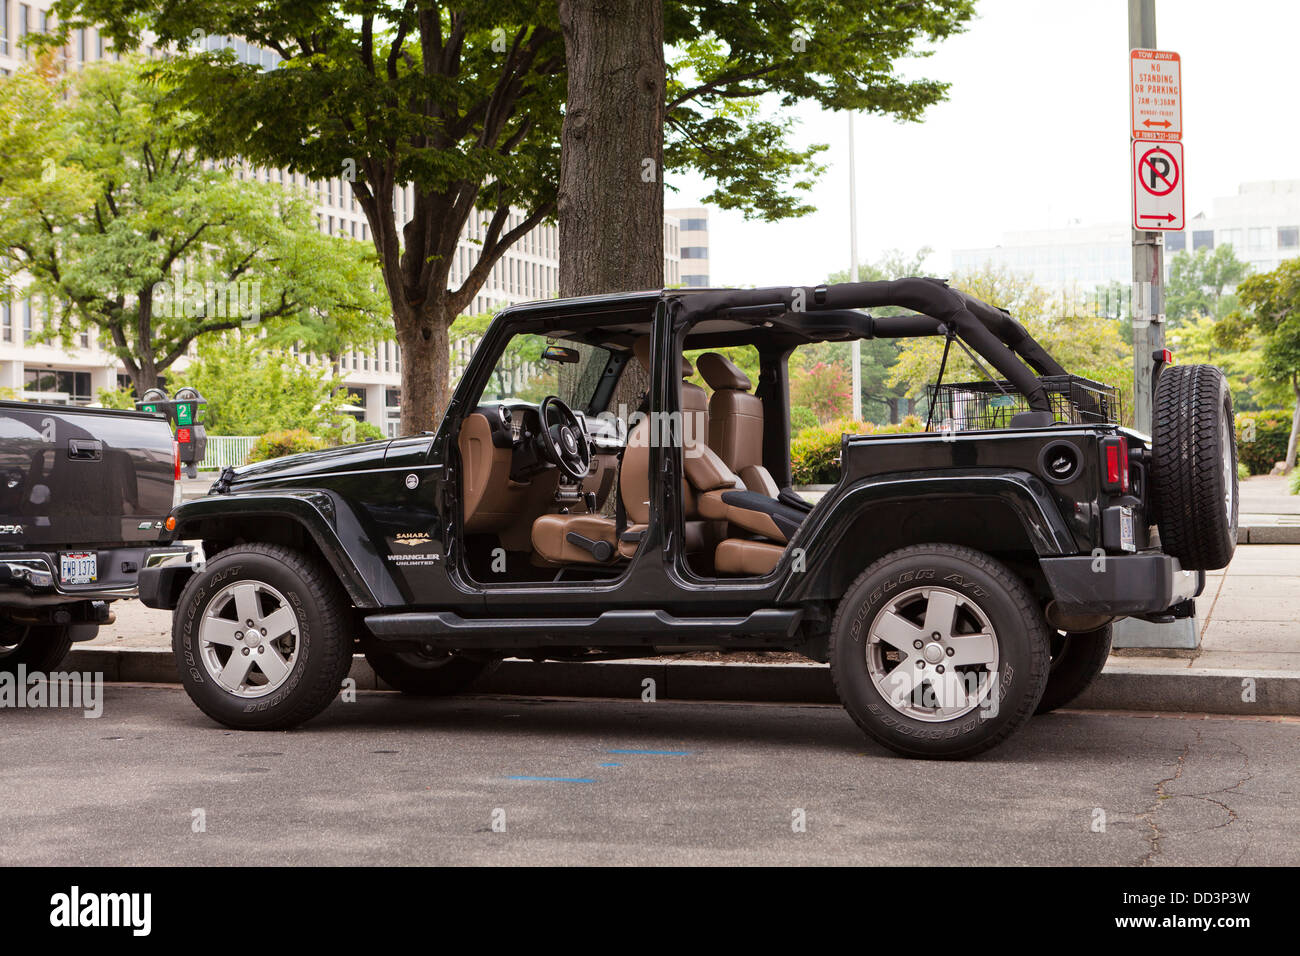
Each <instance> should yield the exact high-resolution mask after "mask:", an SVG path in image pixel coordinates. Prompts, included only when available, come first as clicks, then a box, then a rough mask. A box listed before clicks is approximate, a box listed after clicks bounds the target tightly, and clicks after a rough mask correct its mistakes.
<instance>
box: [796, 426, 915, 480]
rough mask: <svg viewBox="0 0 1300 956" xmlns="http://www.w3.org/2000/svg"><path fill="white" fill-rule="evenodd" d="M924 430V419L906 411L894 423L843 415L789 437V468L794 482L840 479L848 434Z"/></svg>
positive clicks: (896, 433)
mask: <svg viewBox="0 0 1300 956" xmlns="http://www.w3.org/2000/svg"><path fill="white" fill-rule="evenodd" d="M924 430H925V423H924V422H923V421H921V419H919V418H917V417H916V416H915V415H908V416H907V417H906V418H904V419H903V420H902V421H901V422H899V423H898V424H897V425H875V424H872V423H871V422H862V421H854V420H853V419H851V418H842V419H839V420H838V421H833V422H829V423H828V424H825V425H816V426H814V427H812V428H806V429H804V430H803V431H801V432H800V433H799V434H797V435H795V436H794V438H792V439H791V440H790V472H791V475H792V477H793V480H794V483H795V484H796V485H829V484H834V483H835V482H837V481H839V480H840V465H839V462H838V461H837V459H838V458H839V457H840V442H841V439H842V437H843V436H844V435H845V434H850V435H898V434H902V433H903V432H919V431H924Z"/></svg>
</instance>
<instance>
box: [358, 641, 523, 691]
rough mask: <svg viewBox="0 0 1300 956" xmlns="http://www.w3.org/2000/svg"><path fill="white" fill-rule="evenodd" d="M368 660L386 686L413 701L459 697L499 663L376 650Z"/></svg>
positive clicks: (443, 655) (451, 655)
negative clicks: (417, 698)
mask: <svg viewBox="0 0 1300 956" xmlns="http://www.w3.org/2000/svg"><path fill="white" fill-rule="evenodd" d="M366 660H367V661H369V662H370V666H371V667H373V668H374V670H375V674H376V675H377V676H378V677H379V679H380V680H382V681H383V682H384V683H385V684H387V685H388V686H389V687H392V688H393V689H394V690H400V691H401V692H402V693H403V694H410V695H411V696H413V697H449V696H451V695H452V694H459V693H460V692H461V691H463V690H464V689H465V688H467V687H468V686H469V685H470V684H472V683H474V681H476V680H477V679H478V678H479V677H480V676H482V675H483V674H484V673H486V672H487V671H489V670H491V669H492V668H494V667H495V666H496V663H497V662H496V661H476V660H471V659H469V658H467V657H460V656H457V655H456V654H439V655H437V656H429V655H425V654H414V653H411V654H408V653H394V652H391V651H382V650H373V649H372V650H368V651H366Z"/></svg>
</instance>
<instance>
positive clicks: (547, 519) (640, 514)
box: [532, 336, 739, 564]
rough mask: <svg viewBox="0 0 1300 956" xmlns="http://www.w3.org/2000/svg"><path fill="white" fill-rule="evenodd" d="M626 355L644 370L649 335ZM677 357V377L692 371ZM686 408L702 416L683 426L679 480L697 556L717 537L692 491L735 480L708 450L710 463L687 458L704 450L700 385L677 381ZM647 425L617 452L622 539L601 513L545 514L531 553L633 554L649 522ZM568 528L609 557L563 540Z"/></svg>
mask: <svg viewBox="0 0 1300 956" xmlns="http://www.w3.org/2000/svg"><path fill="white" fill-rule="evenodd" d="M632 353H633V355H634V356H635V357H636V359H637V361H638V362H640V363H641V365H642V367H643V368H645V369H647V370H648V369H649V368H650V339H649V337H647V336H642V337H641V338H639V339H637V340H636V341H635V342H634V343H633V344H632ZM681 361H682V374H683V377H685V376H689V375H694V374H695V369H694V368H692V367H691V363H690V362H689V361H687V359H686V358H685V356H683V357H682V359H681ZM688 408H689V410H690V413H691V414H693V415H697V416H698V415H702V416H703V418H702V419H700V418H696V419H694V421H695V422H698V423H699V424H696V425H695V426H694V427H692V426H691V425H686V424H684V426H683V431H684V435H685V442H686V446H687V453H686V454H685V455H684V458H685V470H686V479H685V480H684V481H683V482H682V500H683V506H684V516H685V519H686V520H685V524H684V529H685V534H684V539H683V542H682V543H683V547H684V549H685V551H686V553H687V554H697V553H702V552H705V551H707V550H708V549H709V548H711V547H713V545H714V542H715V541H717V539H718V538H719V537H721V535H719V534H716V533H714V534H712V535H711V534H710V533H709V528H708V527H707V523H706V522H704V521H700V520H699V512H698V509H697V501H698V496H697V493H698V492H699V491H710V490H713V489H715V488H722V487H727V488H733V487H735V486H736V485H737V484H738V482H739V480H738V479H737V478H736V476H735V475H734V474H731V472H730V471H729V470H728V469H727V468H726V466H725V465H723V464H722V462H721V460H719V459H718V458H717V456H716V455H712V454H711V453H710V457H711V459H712V462H710V463H707V464H696V465H692V461H693V460H694V459H695V458H698V457H700V456H699V455H696V454H693V453H692V450H693V449H695V448H697V447H699V448H704V449H705V450H706V451H707V446H706V445H705V444H704V441H703V438H704V436H705V435H707V434H708V425H707V421H708V402H707V398H706V393H705V391H704V389H702V388H700V387H699V386H698V385H693V384H691V383H690V382H683V383H682V409H683V413H684V415H685V413H686V412H687V409H688ZM653 427H654V421H653V420H652V419H651V417H650V416H648V415H647V416H645V417H643V418H642V419H641V420H640V421H639V422H637V424H636V425H635V427H633V429H632V431H631V432H629V433H628V436H627V447H626V448H625V449H624V451H623V462H622V466H621V467H620V468H619V472H618V493H619V495H621V496H622V499H623V511H624V514H626V516H627V527H626V528H625V529H624V533H625V537H626V538H627V540H618V533H617V524H616V522H615V521H614V519H612V518H607V517H605V516H603V515H590V514H545V515H542V516H540V517H539V518H538V519H537V520H536V521H534V522H533V528H532V542H533V549H534V550H535V551H536V552H537V554H539V555H540V556H541V557H542V558H544V559H545V560H547V561H549V562H552V563H554V564H601V563H605V564H612V563H614V562H616V561H618V560H620V559H624V558H630V557H632V556H633V555H634V554H636V551H637V548H638V547H639V546H640V540H639V534H638V533H643V532H644V531H645V530H646V528H648V527H649V524H650V442H651V440H652V439H653V437H654V436H653V434H652V431H651V429H652V428H653ZM701 482H702V483H703V484H700V483H701ZM570 532H576V533H577V534H580V535H582V536H583V537H584V538H587V539H589V540H591V541H608V542H609V543H610V544H611V545H613V553H612V555H611V556H610V559H609V561H607V562H600V561H597V560H596V558H595V557H594V556H593V555H592V553H591V552H590V551H588V550H586V549H585V548H583V547H582V546H581V545H578V544H575V543H573V542H572V541H569V540H568V536H569V533H570Z"/></svg>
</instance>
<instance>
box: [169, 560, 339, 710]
mask: <svg viewBox="0 0 1300 956" xmlns="http://www.w3.org/2000/svg"><path fill="white" fill-rule="evenodd" d="M347 611H348V606H347V604H346V602H345V600H344V597H343V594H342V592H341V590H340V588H339V586H338V582H337V581H336V580H335V579H334V576H333V575H332V574H331V573H330V571H328V570H327V569H325V568H323V567H321V566H320V565H319V564H317V563H316V562H315V561H312V560H310V559H309V558H307V557H306V556H305V555H303V554H301V553H299V552H297V551H293V550H291V549H289V548H284V547H280V546H277V545H265V544H251V545H240V546H238V547H233V548H229V549H227V550H225V551H222V552H221V553H220V554H219V555H217V556H216V557H215V558H212V559H210V560H209V561H208V562H207V564H206V565H205V566H204V569H203V570H202V571H200V572H199V573H198V574H195V575H194V576H193V577H192V578H190V580H189V582H188V583H187V584H186V585H185V589H184V591H182V592H181V597H180V601H179V603H178V604H177V607H176V612H175V614H174V615H173V618H172V621H173V623H172V650H173V652H174V653H175V655H176V663H177V667H178V668H179V670H180V676H181V683H182V684H183V685H184V687H185V690H186V692H187V693H188V694H189V695H190V699H191V700H193V701H194V703H195V704H197V705H198V707H199V709H200V710H202V711H203V712H204V713H205V714H207V715H208V716H209V717H211V718H212V719H213V720H216V721H218V722H220V723H223V724H225V725H226V726H227V727H234V728H236V729H239V730H282V729H285V728H288V727H293V726H295V725H297V724H300V723H302V722H303V721H305V720H310V719H311V718H312V717H315V716H316V715H317V714H319V713H320V712H321V711H322V710H324V709H325V708H326V707H327V706H329V703H330V701H332V700H333V699H334V696H335V694H337V693H338V691H339V687H340V685H341V684H342V682H343V678H344V677H346V676H347V673H348V668H349V667H350V666H351V664H352V643H353V642H352V635H351V634H350V633H349V632H348V630H347V625H346V622H347V621H348V620H349V615H348V613H347Z"/></svg>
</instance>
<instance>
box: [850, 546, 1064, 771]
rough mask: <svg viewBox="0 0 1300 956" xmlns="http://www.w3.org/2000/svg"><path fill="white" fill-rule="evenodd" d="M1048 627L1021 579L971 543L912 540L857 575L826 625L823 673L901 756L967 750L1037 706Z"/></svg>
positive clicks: (984, 745)
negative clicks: (828, 636)
mask: <svg viewBox="0 0 1300 956" xmlns="http://www.w3.org/2000/svg"><path fill="white" fill-rule="evenodd" d="M1048 659H1049V648H1048V630H1047V625H1046V622H1045V621H1044V620H1043V616H1042V612H1041V611H1040V609H1039V607H1038V605H1037V603H1036V602H1035V601H1034V599H1033V596H1032V595H1031V594H1030V593H1029V590H1028V589H1027V588H1026V587H1025V585H1024V584H1023V583H1022V582H1021V581H1020V579H1019V578H1017V577H1016V576H1015V575H1014V574H1012V573H1011V572H1010V571H1009V570H1008V569H1007V568H1006V567H1005V566H1003V565H1002V564H1001V563H1000V562H998V561H996V560H994V559H993V558H991V557H989V556H988V555H986V554H982V553H980V552H978V551H974V550H972V549H970V548H963V547H958V546H956V545H947V544H927V545H916V546H913V547H909V548H903V549H901V550H899V551H895V552H893V553H892V554H888V555H886V556H885V557H883V558H881V559H880V560H879V561H877V562H875V563H874V564H873V565H871V567H869V568H867V570H866V571H864V572H863V573H862V575H861V576H860V577H859V578H858V579H857V581H855V582H854V583H853V585H852V586H851V587H850V588H849V590H848V593H847V594H845V596H844V598H843V600H842V601H841V602H840V606H839V609H838V610H837V612H836V615H835V620H834V622H833V624H832V626H831V649H830V661H831V677H832V678H833V680H834V682H835V689H836V692H837V693H838V694H839V697H840V700H841V702H842V703H843V704H844V707H845V709H847V710H848V712H849V714H850V715H851V716H852V717H853V719H854V720H855V721H856V722H857V724H858V726H859V727H861V728H862V729H863V730H864V731H865V732H866V733H867V734H868V735H870V736H871V737H873V738H874V739H876V740H877V741H879V742H880V743H882V744H884V745H885V746H886V747H888V748H890V749H891V750H894V751H896V752H898V753H901V754H904V755H906V756H909V757H949V758H954V757H956V758H959V757H969V756H972V755H974V754H977V753H980V752H981V751H983V750H987V749H989V748H990V747H993V746H995V745H996V744H998V743H1000V742H1001V741H1002V740H1004V739H1006V738H1007V737H1008V736H1010V735H1011V734H1012V733H1013V732H1014V731H1015V730H1016V729H1017V728H1018V727H1020V726H1021V725H1022V724H1023V723H1024V722H1025V721H1026V720H1028V719H1029V717H1030V715H1031V714H1033V712H1034V708H1035V707H1036V706H1038V701H1039V699H1040V698H1041V697H1042V695H1043V688H1044V686H1045V684H1046V682H1047V674H1048Z"/></svg>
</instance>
